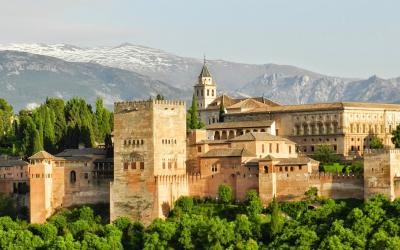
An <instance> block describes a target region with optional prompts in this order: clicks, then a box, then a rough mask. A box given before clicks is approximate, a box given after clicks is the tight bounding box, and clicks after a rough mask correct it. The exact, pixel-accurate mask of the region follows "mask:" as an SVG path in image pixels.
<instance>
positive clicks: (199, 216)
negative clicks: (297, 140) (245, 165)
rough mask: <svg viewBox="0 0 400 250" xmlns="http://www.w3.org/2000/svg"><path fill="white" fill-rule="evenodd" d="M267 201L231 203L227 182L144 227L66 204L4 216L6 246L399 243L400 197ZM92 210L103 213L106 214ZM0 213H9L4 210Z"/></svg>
mask: <svg viewBox="0 0 400 250" xmlns="http://www.w3.org/2000/svg"><path fill="white" fill-rule="evenodd" d="M315 191H317V190H309V191H308V192H307V193H306V196H307V199H306V200H304V201H299V202H279V203H278V202H277V201H276V200H273V201H272V202H271V204H270V205H269V206H268V207H267V208H264V207H263V206H262V204H261V201H260V199H259V197H258V196H257V193H256V192H255V191H250V192H248V194H247V199H246V201H245V202H243V203H240V204H233V203H231V198H232V193H231V190H230V189H229V187H227V186H225V187H221V188H220V194H219V196H220V197H221V199H219V200H218V202H216V201H215V200H212V199H196V198H191V197H182V198H180V199H179V200H178V201H177V202H176V203H175V206H174V209H173V210H172V211H171V212H170V215H169V217H168V218H167V219H165V220H161V219H156V220H154V221H153V223H151V224H150V225H149V226H147V227H145V226H144V225H143V224H141V223H140V222H134V221H130V220H129V219H127V218H119V219H117V220H116V221H114V222H113V223H111V224H107V223H105V222H104V221H105V220H107V218H106V217H107V211H106V209H105V208H106V207H107V205H106V204H104V205H102V206H101V205H100V207H94V210H93V209H92V208H90V207H81V208H75V209H71V210H62V211H60V212H58V213H57V214H55V215H53V216H52V217H51V218H49V219H48V222H47V223H45V224H42V225H39V224H28V223H27V222H26V221H23V220H18V219H13V218H11V217H8V216H4V217H0V248H1V249H400V236H399V235H400V200H395V201H393V202H390V201H389V200H388V199H387V198H386V197H384V196H380V195H379V196H375V197H373V198H371V199H370V200H369V201H367V202H365V203H364V202H363V201H359V200H340V201H335V200H331V199H322V198H319V197H317V196H316V195H315V194H316V192H315ZM94 211H98V212H100V214H102V215H103V218H102V217H101V216H100V215H99V214H98V213H97V212H94ZM0 215H4V213H2V211H0Z"/></svg>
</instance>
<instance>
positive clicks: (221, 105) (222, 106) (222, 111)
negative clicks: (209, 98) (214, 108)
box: [219, 98, 225, 122]
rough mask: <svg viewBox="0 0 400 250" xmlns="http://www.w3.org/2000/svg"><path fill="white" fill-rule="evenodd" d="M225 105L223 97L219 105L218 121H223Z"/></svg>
mask: <svg viewBox="0 0 400 250" xmlns="http://www.w3.org/2000/svg"><path fill="white" fill-rule="evenodd" d="M224 115H225V107H224V102H223V98H222V99H221V104H220V105H219V122H224Z"/></svg>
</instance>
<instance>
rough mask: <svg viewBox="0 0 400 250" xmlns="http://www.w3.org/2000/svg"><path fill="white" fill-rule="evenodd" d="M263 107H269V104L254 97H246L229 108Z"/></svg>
mask: <svg viewBox="0 0 400 250" xmlns="http://www.w3.org/2000/svg"><path fill="white" fill-rule="evenodd" d="M263 107H268V105H267V104H265V103H262V102H259V101H256V100H254V99H244V100H243V101H240V102H238V103H235V104H233V105H231V106H229V107H227V109H238V108H263Z"/></svg>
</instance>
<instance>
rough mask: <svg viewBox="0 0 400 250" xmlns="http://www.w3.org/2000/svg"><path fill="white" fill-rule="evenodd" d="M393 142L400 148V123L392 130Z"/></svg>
mask: <svg viewBox="0 0 400 250" xmlns="http://www.w3.org/2000/svg"><path fill="white" fill-rule="evenodd" d="M392 143H393V144H394V146H395V147H396V148H400V125H397V127H396V129H395V130H393V131H392Z"/></svg>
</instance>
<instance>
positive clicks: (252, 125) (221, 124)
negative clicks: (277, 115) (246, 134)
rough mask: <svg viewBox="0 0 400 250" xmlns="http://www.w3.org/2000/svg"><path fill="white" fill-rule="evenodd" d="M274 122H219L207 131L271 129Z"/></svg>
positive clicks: (208, 126)
mask: <svg viewBox="0 0 400 250" xmlns="http://www.w3.org/2000/svg"><path fill="white" fill-rule="evenodd" d="M273 123H274V121H271V120H261V121H235V122H218V123H213V124H209V125H207V126H206V129H210V130H211V129H224V128H227V129H229V128H264V127H270V126H271V125H272V124H273Z"/></svg>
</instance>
